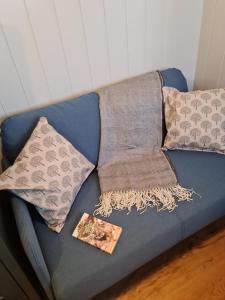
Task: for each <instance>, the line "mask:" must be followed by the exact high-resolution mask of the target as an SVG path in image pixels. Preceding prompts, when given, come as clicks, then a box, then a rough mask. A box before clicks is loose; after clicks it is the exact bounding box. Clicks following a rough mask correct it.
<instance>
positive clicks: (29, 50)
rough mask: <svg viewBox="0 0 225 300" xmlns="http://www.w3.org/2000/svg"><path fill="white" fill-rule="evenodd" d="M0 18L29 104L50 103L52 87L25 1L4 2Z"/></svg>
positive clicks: (0, 8) (1, 3) (10, 0)
mask: <svg viewBox="0 0 225 300" xmlns="http://www.w3.org/2000/svg"><path fill="white" fill-rule="evenodd" d="M0 18H1V21H2V26H3V30H4V33H5V36H6V39H7V42H8V45H9V47H10V51H11V53H12V55H13V59H14V61H15V64H16V67H17V69H18V72H19V75H20V78H21V82H22V85H23V87H24V90H25V93H26V96H27V98H28V101H29V102H32V103H33V104H39V103H43V102H46V101H48V100H49V98H50V95H49V92H48V86H47V82H46V78H45V76H44V75H45V74H44V72H43V69H42V66H41V63H40V59H39V56H38V52H37V49H36V46H35V41H34V38H33V34H32V30H31V28H30V24H29V20H28V17H27V14H26V10H25V7H24V3H23V1H22V0H17V1H14V0H8V1H4V2H3V1H0ZM14 101H17V99H14Z"/></svg>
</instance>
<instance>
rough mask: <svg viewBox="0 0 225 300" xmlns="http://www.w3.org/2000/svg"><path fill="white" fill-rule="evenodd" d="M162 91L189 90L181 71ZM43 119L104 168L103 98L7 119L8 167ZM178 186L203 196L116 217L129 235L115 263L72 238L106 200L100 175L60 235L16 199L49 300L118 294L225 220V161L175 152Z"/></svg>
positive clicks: (23, 235) (167, 74)
mask: <svg viewBox="0 0 225 300" xmlns="http://www.w3.org/2000/svg"><path fill="white" fill-rule="evenodd" d="M161 77H162V81H163V85H165V86H172V87H176V88H177V89H179V90H181V91H186V90H187V83H186V80H185V78H184V76H183V75H182V73H181V72H180V71H179V70H177V69H167V70H164V71H161ZM40 116H46V117H47V118H48V120H49V122H50V124H52V125H53V126H54V127H55V128H56V129H57V130H58V131H59V132H60V133H61V134H62V135H63V136H65V137H66V138H67V139H68V140H69V141H70V142H72V144H73V145H75V147H77V148H78V149H79V150H80V151H81V152H82V153H83V154H84V155H85V156H86V157H87V158H88V159H89V160H90V161H91V162H93V163H94V164H97V160H98V151H99V140H100V118H99V107H98V94H97V93H90V94H87V95H83V96H81V97H79V98H77V99H72V100H68V101H65V102H62V103H58V104H54V105H50V106H48V107H45V108H41V109H38V110H34V111H31V112H26V113H22V114H19V115H16V116H12V117H10V118H8V119H6V120H5V121H4V122H3V123H2V125H1V130H2V143H3V156H4V157H3V165H4V168H6V167H7V166H8V165H9V164H12V163H13V161H14V159H15V158H16V156H17V155H18V153H19V152H20V150H21V148H22V147H23V145H24V143H25V142H26V140H27V138H28V137H29V135H30V133H31V132H32V130H33V128H34V126H35V124H36V123H37V120H38V118H39V117H40ZM167 154H168V156H169V158H170V159H171V161H172V164H173V165H174V167H175V169H176V172H177V176H178V179H179V182H180V183H181V185H183V186H186V187H192V188H194V190H195V191H196V192H198V193H199V194H200V195H201V198H198V197H195V200H194V201H192V202H190V203H186V202H183V203H179V206H178V208H177V209H176V210H175V211H173V212H172V213H168V212H166V211H162V212H159V213H157V212H156V210H155V209H150V208H149V209H148V210H147V211H146V212H145V213H144V214H142V215H140V214H139V213H137V212H136V211H135V210H133V211H132V213H131V214H129V215H126V213H124V212H120V211H114V212H113V213H112V215H111V216H110V217H109V218H108V219H107V221H109V222H111V223H114V224H118V225H119V226H122V228H123V233H122V235H121V238H120V240H119V243H118V245H117V247H116V249H115V251H114V253H113V255H111V256H110V255H108V254H106V253H104V252H102V251H99V250H98V249H96V248H94V247H91V246H89V245H87V244H84V243H82V242H81V241H79V240H77V239H75V238H73V237H72V236H71V235H72V232H73V230H74V228H75V226H76V224H77V223H78V221H79V219H80V217H81V215H82V214H83V212H87V213H91V214H92V213H93V211H94V209H95V205H96V203H97V202H98V197H99V193H100V191H99V183H98V176H97V172H96V171H94V172H93V173H92V174H91V175H90V177H89V178H88V179H87V181H86V182H85V183H84V185H83V186H82V188H81V190H80V192H79V194H78V196H77V198H76V200H75V202H74V204H73V206H72V209H71V211H70V214H69V216H68V219H67V221H66V224H65V227H64V228H63V230H62V232H61V233H60V234H57V233H55V232H52V231H51V230H49V229H48V227H47V226H46V225H45V223H44V222H43V220H42V219H41V217H40V216H39V215H38V213H37V212H36V210H35V209H34V207H32V206H31V205H28V204H26V203H25V202H24V201H22V200H21V199H19V198H17V197H15V196H12V195H11V196H10V198H11V200H10V201H11V204H12V207H13V212H14V215H15V219H16V224H17V228H18V233H19V236H20V239H21V242H22V245H23V247H24V250H25V252H26V255H27V257H28V258H29V260H30V263H31V265H32V267H33V269H34V271H35V272H36V274H37V277H38V279H39V281H40V283H41V285H42V287H43V289H44V291H45V294H46V296H47V298H48V299H54V298H55V299H57V300H71V299H89V298H91V297H92V296H94V295H96V294H98V293H100V292H101V291H103V290H105V289H106V288H108V287H110V286H112V285H113V284H114V283H116V282H117V281H119V280H121V279H122V278H124V277H125V276H126V275H128V274H129V273H131V272H133V271H134V270H136V269H137V268H138V267H140V266H141V265H143V264H145V263H146V262H148V261H149V260H151V259H152V258H154V257H156V256H158V255H159V254H161V253H162V252H164V251H165V250H167V249H168V248H170V247H172V246H173V245H175V244H176V243H178V242H179V241H181V240H183V239H184V238H186V237H188V236H190V235H191V234H193V233H194V232H196V231H197V230H199V229H200V228H202V227H204V226H206V225H207V224H209V223H211V222H213V221H214V220H216V219H218V218H219V217H221V216H223V215H224V214H225V205H224V203H225V202H224V201H225V189H224V186H225V156H223V155H219V154H215V153H203V152H201V153H200V152H192V151H168V152H167Z"/></svg>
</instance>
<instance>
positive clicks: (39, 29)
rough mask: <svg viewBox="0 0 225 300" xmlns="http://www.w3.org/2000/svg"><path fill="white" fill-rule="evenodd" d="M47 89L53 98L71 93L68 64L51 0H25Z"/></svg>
mask: <svg viewBox="0 0 225 300" xmlns="http://www.w3.org/2000/svg"><path fill="white" fill-rule="evenodd" d="M25 4H26V6H27V11H28V14H29V17H30V21H31V25H32V28H33V32H34V34H35V39H36V41H37V46H38V49H39V52H40V56H41V60H42V63H43V66H44V68H45V72H46V77H47V80H48V85H49V89H50V92H51V95H52V97H53V98H54V99H60V98H62V97H65V96H68V95H70V94H71V93H72V91H71V83H70V78H69V74H68V65H67V61H66V58H65V55H64V49H63V45H62V43H61V39H60V35H59V28H58V24H57V19H56V15H55V11H54V6H53V0H38V1H36V0H26V1H25Z"/></svg>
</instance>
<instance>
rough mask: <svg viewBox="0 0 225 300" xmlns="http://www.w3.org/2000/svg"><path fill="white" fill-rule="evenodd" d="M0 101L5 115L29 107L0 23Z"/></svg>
mask: <svg viewBox="0 0 225 300" xmlns="http://www.w3.org/2000/svg"><path fill="white" fill-rule="evenodd" d="M0 66H1V72H0V100H1V103H2V106H3V108H4V110H5V113H6V114H9V113H11V112H13V111H17V110H24V109H26V108H27V107H28V106H29V103H28V101H27V98H26V95H25V93H24V90H23V87H22V85H21V81H20V78H19V76H18V71H17V69H16V66H15V62H14V60H13V58H12V54H11V52H10V49H9V46H8V44H7V41H6V38H5V35H4V33H3V30H2V25H1V23H0Z"/></svg>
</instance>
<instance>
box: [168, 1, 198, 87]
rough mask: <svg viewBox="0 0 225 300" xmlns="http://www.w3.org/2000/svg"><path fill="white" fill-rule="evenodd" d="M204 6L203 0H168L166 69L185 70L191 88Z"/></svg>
mask: <svg viewBox="0 0 225 300" xmlns="http://www.w3.org/2000/svg"><path fill="white" fill-rule="evenodd" d="M202 6H203V1H202V0H198V1H196V0H188V1H186V0H169V1H168V0H167V16H166V26H165V30H166V33H165V38H166V40H165V42H166V46H165V47H166V57H165V60H166V61H165V63H166V67H170V66H174V67H177V68H179V69H181V70H183V72H184V74H185V75H186V77H187V80H188V83H189V87H190V88H192V85H193V77H194V73H195V66H196V60H197V52H198V40H199V36H200V24H201V11H202ZM193 7H194V9H193ZM190 24H191V26H190ZM178 28H179V30H178Z"/></svg>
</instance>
